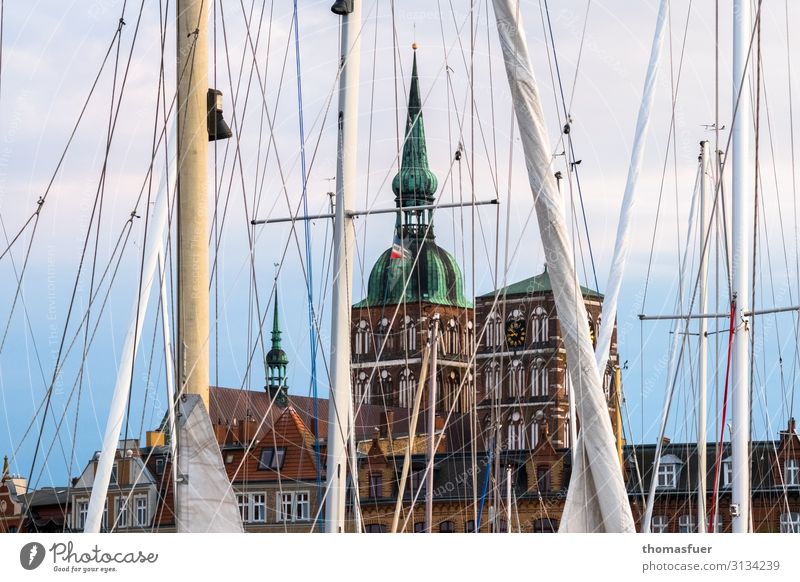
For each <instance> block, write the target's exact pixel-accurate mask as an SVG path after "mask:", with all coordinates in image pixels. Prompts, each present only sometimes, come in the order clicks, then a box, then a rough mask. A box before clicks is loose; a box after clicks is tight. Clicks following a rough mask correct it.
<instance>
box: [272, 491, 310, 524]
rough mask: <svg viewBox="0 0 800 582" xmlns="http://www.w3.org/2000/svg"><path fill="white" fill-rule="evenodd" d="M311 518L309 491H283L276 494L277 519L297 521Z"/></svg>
mask: <svg viewBox="0 0 800 582" xmlns="http://www.w3.org/2000/svg"><path fill="white" fill-rule="evenodd" d="M310 519H311V496H310V495H309V492H308V491H283V492H280V491H279V492H277V493H276V494H275V521H276V522H278V523H297V522H304V521H308V520H310Z"/></svg>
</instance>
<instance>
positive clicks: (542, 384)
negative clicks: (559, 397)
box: [531, 358, 550, 396]
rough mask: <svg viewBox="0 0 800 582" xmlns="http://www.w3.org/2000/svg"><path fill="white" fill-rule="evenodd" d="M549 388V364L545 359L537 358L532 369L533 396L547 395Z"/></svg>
mask: <svg viewBox="0 0 800 582" xmlns="http://www.w3.org/2000/svg"><path fill="white" fill-rule="evenodd" d="M549 388H550V386H549V382H548V378H547V366H546V365H545V362H544V360H542V359H541V358H540V359H537V360H536V361H535V362H534V363H533V368H532V369H531V396H547V394H548V390H549Z"/></svg>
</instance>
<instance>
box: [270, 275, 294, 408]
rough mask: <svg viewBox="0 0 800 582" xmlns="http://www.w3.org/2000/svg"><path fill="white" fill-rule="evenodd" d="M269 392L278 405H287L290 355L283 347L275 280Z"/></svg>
mask: <svg viewBox="0 0 800 582" xmlns="http://www.w3.org/2000/svg"><path fill="white" fill-rule="evenodd" d="M266 364H267V386H266V389H267V392H269V395H270V398H272V399H274V400H275V403H276V404H277V405H278V406H286V404H287V390H288V386H287V385H286V367H287V366H288V365H289V357H288V356H287V355H286V352H284V351H283V349H282V348H281V328H280V322H279V321H278V285H277V281H276V282H275V304H274V306H273V314H272V349H271V350H270V351H269V352H267V357H266Z"/></svg>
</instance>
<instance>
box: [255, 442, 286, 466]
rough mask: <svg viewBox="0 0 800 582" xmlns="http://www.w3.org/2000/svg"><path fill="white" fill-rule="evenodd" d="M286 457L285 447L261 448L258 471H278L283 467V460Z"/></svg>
mask: <svg viewBox="0 0 800 582" xmlns="http://www.w3.org/2000/svg"><path fill="white" fill-rule="evenodd" d="M284 458H286V448H285V447H278V448H269V449H261V458H260V459H259V461H258V469H259V471H266V470H267V469H270V470H272V471H279V470H280V469H281V468H283V460H284Z"/></svg>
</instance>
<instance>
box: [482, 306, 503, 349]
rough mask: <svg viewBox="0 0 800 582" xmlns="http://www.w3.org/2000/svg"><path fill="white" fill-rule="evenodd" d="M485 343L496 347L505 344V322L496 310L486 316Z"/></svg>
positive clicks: (490, 346)
mask: <svg viewBox="0 0 800 582" xmlns="http://www.w3.org/2000/svg"><path fill="white" fill-rule="evenodd" d="M484 333H485V336H486V337H485V338H484V344H485V345H486V347H487V348H496V347H500V346H501V345H503V336H504V335H505V334H504V333H503V322H502V321H501V320H500V316H499V315H498V314H497V313H496V312H494V311H493V312H491V313H490V314H489V317H487V318H486V330H485V332H484Z"/></svg>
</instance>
